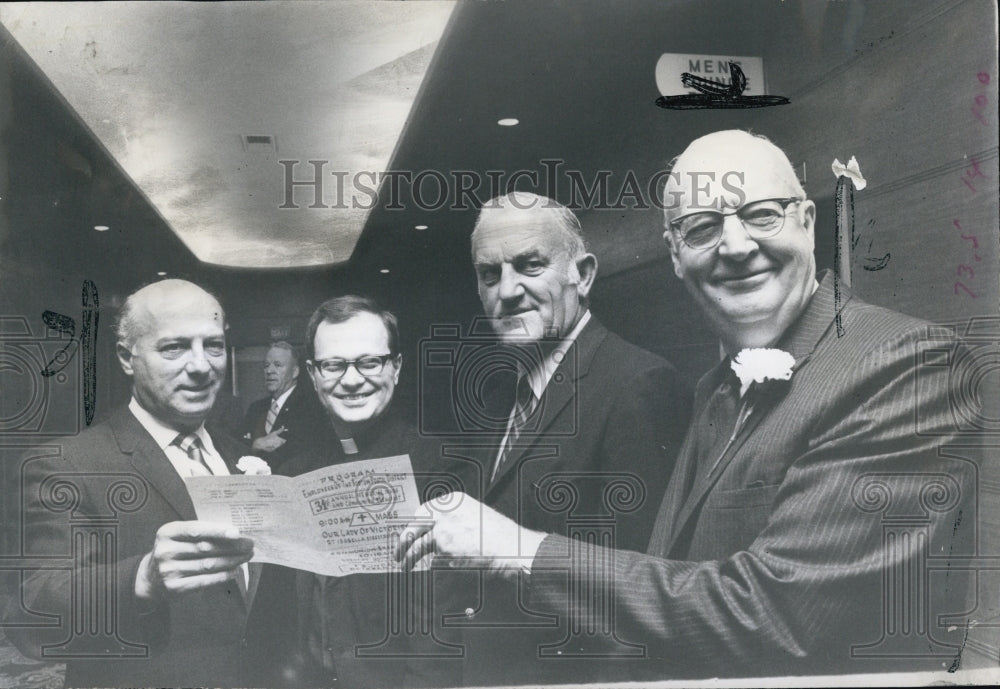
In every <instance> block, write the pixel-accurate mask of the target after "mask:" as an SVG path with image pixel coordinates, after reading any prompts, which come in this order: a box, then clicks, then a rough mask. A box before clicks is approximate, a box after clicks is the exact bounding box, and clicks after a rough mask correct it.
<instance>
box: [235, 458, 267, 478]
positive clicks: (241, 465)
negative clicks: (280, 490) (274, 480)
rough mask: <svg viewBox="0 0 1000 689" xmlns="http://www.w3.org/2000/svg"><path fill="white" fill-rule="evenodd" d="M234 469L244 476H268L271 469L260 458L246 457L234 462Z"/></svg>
mask: <svg viewBox="0 0 1000 689" xmlns="http://www.w3.org/2000/svg"><path fill="white" fill-rule="evenodd" d="M236 468H237V469H239V470H240V471H242V472H243V474H244V475H245V476H270V475H271V467H270V466H269V465H268V463H267V462H265V461H264V460H263V459H261V458H260V457H254V456H252V455H246V456H245V457H240V459H239V461H238V462H236Z"/></svg>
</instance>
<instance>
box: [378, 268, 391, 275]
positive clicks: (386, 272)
mask: <svg viewBox="0 0 1000 689" xmlns="http://www.w3.org/2000/svg"><path fill="white" fill-rule="evenodd" d="M378 272H380V273H382V275H388V274H389V269H388V268H383V269H382V270H380V271H378Z"/></svg>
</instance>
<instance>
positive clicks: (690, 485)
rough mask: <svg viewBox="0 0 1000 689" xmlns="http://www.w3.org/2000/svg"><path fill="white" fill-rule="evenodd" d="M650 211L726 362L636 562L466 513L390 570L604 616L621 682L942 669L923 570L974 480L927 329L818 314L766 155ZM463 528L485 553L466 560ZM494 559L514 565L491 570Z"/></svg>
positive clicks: (752, 145)
mask: <svg viewBox="0 0 1000 689" xmlns="http://www.w3.org/2000/svg"><path fill="white" fill-rule="evenodd" d="M732 173H736V174H735V178H737V179H740V180H742V183H741V184H740V185H739V186H738V188H735V189H733V188H731V187H732V185H731V184H730V185H726V184H722V183H721V182H722V181H723V180H726V181H728V182H732V180H733V178H734V176H733V174H732ZM695 180H697V183H693V182H694V181H695ZM705 180H709V182H708V183H705ZM666 195H667V196H672V197H673V198H674V199H675V200H676V203H675V204H671V206H670V207H669V208H668V209H667V210H666V217H665V224H666V232H665V233H664V238H665V239H666V241H667V244H668V246H669V249H670V254H671V259H672V261H673V267H674V271H675V273H676V274H677V276H678V277H679V278H681V279H682V280H683V281H684V283H685V285H686V287H687V289H688V291H689V292H690V294H691V295H692V297H693V298H694V299H695V301H696V302H697V303H698V305H699V306H700V307H701V310H702V312H703V313H704V314H705V316H706V318H707V319H708V320H709V322H710V323H711V325H712V327H713V328H714V330H715V332H716V334H717V335H718V337H719V339H720V342H721V347H722V354H723V360H722V361H721V362H720V363H719V364H718V365H717V366H716V367H715V368H713V369H712V370H710V371H709V372H708V373H707V374H706V375H705V376H704V377H703V378H702V380H701V381H700V383H699V386H698V389H697V392H696V396H695V417H694V423H693V424H692V426H691V428H690V430H689V432H688V435H687V438H686V440H685V443H684V447H683V449H682V450H681V454H680V457H679V458H678V464H677V468H676V469H675V471H674V474H673V476H672V477H671V480H670V484H669V485H668V487H667V491H666V494H665V496H664V498H663V502H662V506H661V508H660V512H659V515H658V516H657V518H656V522H655V525H654V529H653V534H652V537H651V539H650V543H649V547H648V549H647V550H646V554H639V553H630V552H624V551H608V550H606V549H603V548H600V547H597V546H593V545H589V544H588V545H582V544H576V547H575V549H574V548H573V547H572V546H571V544H570V543H568V542H567V541H566V539H564V538H562V537H561V536H558V535H551V534H549V535H546V534H543V533H539V532H536V531H529V530H527V529H524V528H518V527H517V526H516V525H515V524H513V523H512V522H510V521H509V520H507V519H506V518H505V517H503V516H501V515H499V514H497V513H495V512H493V511H492V510H490V509H489V508H487V507H485V506H482V505H479V504H478V503H475V502H474V501H472V500H471V499H468V498H467V499H466V500H465V501H464V503H463V507H462V509H457V510H456V509H451V510H449V511H447V512H444V511H441V510H439V509H436V507H435V504H434V502H433V501H432V502H431V503H429V504H428V505H427V508H428V509H429V511H430V512H431V514H433V515H434V517H435V519H434V522H433V526H432V527H431V528H430V529H428V527H427V526H426V525H417V524H414V525H411V526H410V527H408V529H407V531H406V532H404V533H403V534H402V536H401V541H400V544H401V545H400V548H399V549H398V551H397V552H398V554H399V556H400V557H401V559H402V560H403V562H404V564H406V565H409V564H410V563H412V562H415V561H417V560H419V559H420V558H421V557H422V556H423V555H424V554H425V553H426V552H428V551H431V550H433V551H435V552H436V553H437V556H438V558H441V557H442V556H450V557H453V558H455V559H457V560H458V561H459V562H462V563H463V564H464V565H465V566H470V565H477V566H480V567H488V568H490V569H492V570H494V571H498V572H502V573H506V575H507V576H509V577H514V576H517V575H518V573H519V572H520V573H521V576H523V572H524V571H529V572H530V595H529V597H528V599H527V601H526V605H527V606H528V607H529V608H530V609H533V610H540V611H544V612H549V613H553V614H560V615H565V614H569V616H570V617H571V618H572V619H573V620H574V621H575V622H576V623H583V622H585V621H586V620H588V619H589V618H590V617H591V616H594V615H605V617H604V619H607V613H606V612H604V611H605V610H613V611H614V616H615V617H614V619H615V620H616V625H617V628H618V629H619V630H621V638H622V639H623V640H627V641H630V642H633V643H636V644H641V645H642V647H643V648H644V649H645V651H646V655H647V658H646V659H645V660H642V661H638V662H636V663H635V664H634V667H633V668H632V669H633V673H632V675H631V676H632V678H634V679H653V678H669V677H691V676H720V675H722V676H742V675H770V676H775V675H792V674H829V673H838V674H839V673H855V672H875V671H884V670H890V669H892V670H918V669H919V670H931V669H933V670H937V671H939V672H940V671H942V670H943V669H947V668H948V667H954V666H955V662H954V657H955V656H954V655H953V653H957V654H959V655H960V653H961V652H960V650H959V649H960V647H961V641H962V638H961V635H962V634H963V633H964V630H963V629H962V626H961V625H960V624H956V623H955V622H954V621H953V622H952V625H953V626H952V627H951V628H949V627H948V625H947V623H946V621H945V620H946V619H947V618H945V617H939V615H946V614H949V613H950V614H952V615H960V614H961V613H962V612H963V611H965V610H966V609H972V608H973V607H974V606H972V605H969V604H967V603H966V601H964V599H963V595H964V590H965V587H966V584H967V583H968V579H967V578H965V577H963V576H961V575H959V574H958V572H957V571H954V570H952V572H951V573H950V579H948V580H945V579H944V578H943V577H942V578H936V577H933V576H931V574H930V573H929V572H928V570H927V569H926V562H927V560H926V558H928V557H930V556H936V557H939V558H940V557H945V556H947V555H957V554H959V553H963V554H968V553H970V552H971V548H972V545H971V543H970V536H971V531H972V530H971V529H970V528H969V522H970V521H974V520H973V519H972V518H971V517H969V515H970V514H972V505H973V490H974V488H973V482H972V480H971V479H972V475H973V469H974V467H973V466H972V465H971V464H970V462H969V461H968V460H965V459H962V458H961V453H960V452H950V453H945V452H944V451H943V450H942V446H943V445H944V444H945V443H948V442H951V441H954V440H955V439H956V437H957V432H958V429H957V427H956V426H955V422H954V420H953V418H952V415H951V409H950V405H949V394H950V393H953V392H955V391H954V390H951V389H950V388H951V385H952V382H951V380H950V379H949V369H948V364H947V361H948V360H947V356H948V352H942V351H940V350H939V349H937V347H935V346H932V345H931V344H930V342H929V339H928V324H927V323H925V322H922V321H919V320H917V319H915V318H911V317H909V316H904V315H902V314H899V313H896V312H893V311H890V310H888V309H884V308H880V307H877V306H873V305H870V304H866V303H864V302H863V301H861V300H860V299H857V298H854V297H852V296H851V295H850V294H849V293H848V292H847V290H846V288H841V289H842V291H841V293H840V294H839V299H837V298H835V294H834V291H835V284H834V279H833V275H831V274H830V273H829V272H824V273H821V274H819V275H817V273H816V265H815V259H814V256H813V246H814V239H815V238H814V230H815V222H816V207H815V204H814V203H813V202H812V201H810V200H809V199H808V198H807V196H806V194H805V192H804V189H803V188H802V185H801V184H800V183H799V181H798V180H797V178H796V176H795V173H794V171H793V169H792V166H791V163H790V162H789V160H788V158H787V157H786V156H785V154H784V153H783V152H782V151H781V150H780V149H778V148H777V147H776V146H775V145H773V144H772V143H771V142H770V141H768V140H766V139H764V138H762V137H759V136H754V135H751V134H749V133H747V132H742V131H723V132H717V133H714V134H709V135H707V136H704V137H702V138H700V139H697V140H696V141H694V142H693V143H692V144H691V145H690V146H689V147H688V148H687V149H686V150H685V151H684V153H682V154H681V155H680V156H679V157H678V158H677V159H676V161H675V163H674V165H673V168H672V171H671V175H670V178H669V182H668V184H667V187H666ZM761 348H765V349H768V350H769V351H766V352H761V351H760V349H761ZM734 362H735V363H736V364H737V365H736V366H733V364H734ZM748 369H749V370H748ZM740 374H742V375H740ZM918 426H919V428H918ZM946 454H952V455H954V457H947V456H945V455H946ZM931 494H933V495H934V499H933V501H931V500H929V496H930V495H931ZM450 502H452V503H453V502H454V500H453V498H452V499H451V500H450ZM932 502H933V504H932ZM470 519H473V520H479V519H481V520H482V522H481V524H482V526H481V528H482V529H484V531H488V532H489V533H491V534H492V535H493V537H492V538H491V539H489V540H488V541H486V542H484V543H474V542H472V539H464V540H463V539H462V537H461V534H462V533H464V531H467V530H468V529H467V527H463V526H461V524H462V523H463V522H467V521H468V520H470ZM904 524H906V525H908V526H905V527H904V526H903V525H904ZM908 529H910V530H911V531H909V532H908V533H907V534H905V535H904V534H903V533H902V532H903V531H907V530H908ZM918 532H919V533H918ZM415 537H416V540H415V541H413V544H412V546H410V547H409V548H407V547H406V546H407V545H408V544H409V543H410V542H411V541H410V539H413V538H415ZM511 542H516V543H518V544H520V548H521V550H520V552H521V553H522V554H524V556H523V557H522V558H520V559H512V558H503V557H500V554H501V553H503V552H504V550H503V549H504V548H509V543H511ZM567 553H573V554H574V555H573V557H572V559H568V558H567ZM588 590H597V591H603V592H607V596H606V597H600V600H598V601H596V603H597V605H595V601H593V600H590V599H588V598H587V597H586V596H581V595H579V593H575V592H579V591H588ZM955 619H956V617H953V618H952V620H955ZM949 644H951V645H949Z"/></svg>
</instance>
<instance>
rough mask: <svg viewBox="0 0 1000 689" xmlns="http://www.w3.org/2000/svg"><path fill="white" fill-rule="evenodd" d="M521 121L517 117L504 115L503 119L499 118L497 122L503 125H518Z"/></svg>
mask: <svg viewBox="0 0 1000 689" xmlns="http://www.w3.org/2000/svg"><path fill="white" fill-rule="evenodd" d="M520 123H521V120H519V119H517V118H516V117H504V118H503V119H500V120H497V124H499V125H500V126H501V127H516V126H517V125H518V124H520Z"/></svg>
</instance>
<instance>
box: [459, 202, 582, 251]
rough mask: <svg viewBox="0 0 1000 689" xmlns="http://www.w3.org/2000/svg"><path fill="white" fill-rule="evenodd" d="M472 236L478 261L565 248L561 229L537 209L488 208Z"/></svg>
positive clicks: (473, 247) (473, 249) (473, 248)
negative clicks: (486, 213)
mask: <svg viewBox="0 0 1000 689" xmlns="http://www.w3.org/2000/svg"><path fill="white" fill-rule="evenodd" d="M487 212H488V213H489V215H488V216H486V218H485V219H484V220H483V222H481V224H480V225H479V227H478V228H477V229H476V233H475V235H473V238H472V257H473V261H474V262H476V263H480V262H485V261H498V260H504V259H510V258H512V257H514V256H519V255H522V254H527V253H540V254H545V255H550V254H553V253H555V252H557V251H559V250H560V249H562V248H563V242H562V236H561V233H562V229H561V228H560V227H559V226H558V225H557V224H555V223H554V221H553V219H552V218H550V217H547V214H545V213H543V212H541V211H539V210H534V209H527V210H517V209H507V208H505V209H503V210H498V211H487Z"/></svg>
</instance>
